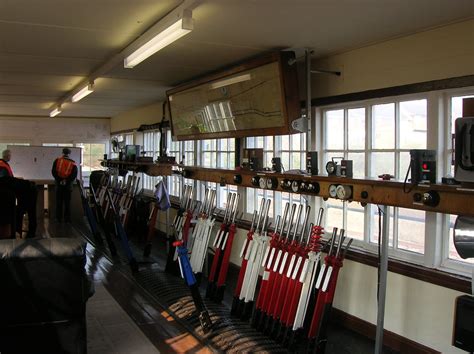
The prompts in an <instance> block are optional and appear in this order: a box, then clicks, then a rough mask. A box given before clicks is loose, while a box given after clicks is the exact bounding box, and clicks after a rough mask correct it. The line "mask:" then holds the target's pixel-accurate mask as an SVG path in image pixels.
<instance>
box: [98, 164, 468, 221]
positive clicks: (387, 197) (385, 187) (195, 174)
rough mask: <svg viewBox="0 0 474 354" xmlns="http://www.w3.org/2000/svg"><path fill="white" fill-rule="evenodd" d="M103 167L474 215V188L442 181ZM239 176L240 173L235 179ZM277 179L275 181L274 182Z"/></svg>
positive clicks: (147, 166) (166, 167)
mask: <svg viewBox="0 0 474 354" xmlns="http://www.w3.org/2000/svg"><path fill="white" fill-rule="evenodd" d="M101 164H102V166H104V167H112V168H119V169H124V170H129V171H134V172H143V173H146V174H147V175H149V176H170V175H172V174H173V173H177V171H176V170H173V167H177V166H179V168H180V169H181V171H180V172H179V173H180V174H182V175H183V176H184V177H185V178H189V179H195V180H200V181H207V182H215V183H217V184H220V185H227V184H232V185H236V186H241V187H251V188H260V187H259V186H256V185H254V184H252V178H253V177H259V178H267V179H268V178H273V179H275V180H276V183H275V185H276V188H272V189H270V188H265V189H268V190H275V191H279V192H288V193H294V192H293V191H292V190H288V189H282V187H281V181H282V180H289V181H300V182H306V183H313V184H315V185H317V186H318V187H319V191H318V193H312V192H308V191H302V192H300V193H299V194H305V195H309V196H317V197H321V198H324V199H329V198H331V196H330V195H329V187H330V186H331V185H336V186H338V185H343V186H348V187H349V188H350V189H351V192H352V195H351V197H350V198H348V199H347V200H348V201H355V202H360V203H362V204H378V205H388V206H394V207H401V208H407V209H418V210H425V211H431V212H436V213H445V214H454V215H465V216H474V188H473V189H470V188H464V187H461V186H448V185H443V184H431V185H411V184H407V185H406V186H405V190H407V192H408V193H405V192H404V185H403V182H397V181H383V180H377V179H358V178H347V177H332V176H308V175H299V174H290V173H273V172H254V171H248V170H224V169H213V168H203V167H191V166H180V165H173V164H164V163H160V164H157V163H147V162H128V161H119V160H104V161H102V163H101ZM236 176H239V177H240V178H239V177H237V178H235V177H236ZM275 180H274V181H275ZM427 192H434V193H435V194H436V195H437V196H438V197H439V201H438V202H437V204H436V206H429V205H425V204H424V203H423V202H422V201H421V200H418V198H420V197H421V196H423V194H424V193H427Z"/></svg>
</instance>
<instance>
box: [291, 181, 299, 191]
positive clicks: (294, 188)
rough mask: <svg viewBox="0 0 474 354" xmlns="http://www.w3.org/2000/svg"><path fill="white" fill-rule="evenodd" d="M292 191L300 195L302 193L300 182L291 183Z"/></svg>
mask: <svg viewBox="0 0 474 354" xmlns="http://www.w3.org/2000/svg"><path fill="white" fill-rule="evenodd" d="M291 190H292V191H293V192H295V193H298V192H299V191H300V181H293V182H292V183H291Z"/></svg>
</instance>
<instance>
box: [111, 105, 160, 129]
mask: <svg viewBox="0 0 474 354" xmlns="http://www.w3.org/2000/svg"><path fill="white" fill-rule="evenodd" d="M162 110H163V108H162V103H161V102H157V103H153V104H151V105H148V106H144V107H139V108H135V109H132V110H130V111H126V112H123V113H120V114H119V115H117V116H115V117H113V118H112V119H111V120H110V131H111V132H120V131H124V130H133V129H136V128H138V127H139V126H140V125H141V124H154V123H158V122H160V121H161V117H162Z"/></svg>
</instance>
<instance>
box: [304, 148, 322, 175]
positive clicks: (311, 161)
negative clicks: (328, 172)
mask: <svg viewBox="0 0 474 354" xmlns="http://www.w3.org/2000/svg"><path fill="white" fill-rule="evenodd" d="M306 172H308V173H309V174H310V175H311V176H317V175H318V173H319V170H318V152H317V151H308V152H307V153H306Z"/></svg>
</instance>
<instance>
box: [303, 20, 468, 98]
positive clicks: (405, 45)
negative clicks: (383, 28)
mask: <svg viewBox="0 0 474 354" xmlns="http://www.w3.org/2000/svg"><path fill="white" fill-rule="evenodd" d="M473 43H474V20H470V21H464V22H460V23H456V24H452V25H449V26H445V27H439V28H436V29H433V30H429V31H425V32H419V33H416V34H413V35H410V36H406V37H401V38H397V39H393V40H389V41H385V42H381V43H378V44H374V45H371V46H367V47H363V48H359V49H355V50H351V51H348V52H345V53H341V54H337V55H333V56H330V57H328V58H323V59H319V60H314V61H313V65H312V67H313V68H315V69H316V68H318V69H328V70H340V71H341V72H342V75H341V76H340V77H336V76H331V75H322V74H319V75H313V77H312V80H313V81H312V83H313V87H312V89H313V97H326V96H334V95H341V94H345V93H351V92H360V91H366V90H372V89H377V88H383V87H391V86H398V85H405V84H411V83H418V82H423V81H431V80H438V79H446V78H450V77H457V76H464V75H473V74H474V64H473V63H474V45H472V44H473Z"/></svg>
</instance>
